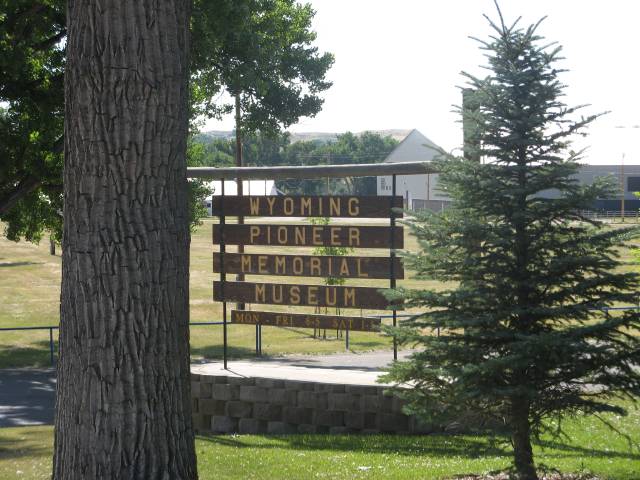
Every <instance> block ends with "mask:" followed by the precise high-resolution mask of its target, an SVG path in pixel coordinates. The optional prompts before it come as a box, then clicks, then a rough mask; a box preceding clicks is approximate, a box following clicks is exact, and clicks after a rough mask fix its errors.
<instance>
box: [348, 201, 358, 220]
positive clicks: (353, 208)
mask: <svg viewBox="0 0 640 480" xmlns="http://www.w3.org/2000/svg"><path fill="white" fill-rule="evenodd" d="M348 208H349V215H351V216H352V217H357V216H358V214H359V213H360V200H358V199H357V198H350V199H349V203H348Z"/></svg>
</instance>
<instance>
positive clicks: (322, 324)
mask: <svg viewBox="0 0 640 480" xmlns="http://www.w3.org/2000/svg"><path fill="white" fill-rule="evenodd" d="M231 323H241V324H244V325H267V326H273V327H295V328H329V329H332V330H349V331H352V332H377V331H379V330H380V319H379V318H370V317H369V318H368V317H349V316H342V315H316V314H304V313H283V312H261V311H255V310H251V311H246V310H245V311H238V310H232V311H231Z"/></svg>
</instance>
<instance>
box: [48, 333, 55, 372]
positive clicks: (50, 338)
mask: <svg viewBox="0 0 640 480" xmlns="http://www.w3.org/2000/svg"><path fill="white" fill-rule="evenodd" d="M49 357H50V360H51V366H52V367H53V366H54V364H55V360H54V358H53V328H50V329H49Z"/></svg>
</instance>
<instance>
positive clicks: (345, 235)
mask: <svg viewBox="0 0 640 480" xmlns="http://www.w3.org/2000/svg"><path fill="white" fill-rule="evenodd" d="M390 229H391V227H371V226H366V227H364V226H363V227H354V226H337V225H336V226H333V225H228V224H227V225H225V226H224V239H222V238H221V235H220V225H214V226H213V243H219V242H221V241H222V240H224V242H225V243H226V244H228V245H270V246H292V247H322V246H326V247H353V248H390V247H391V239H390V238H389V237H390ZM393 233H394V247H395V248H404V237H403V233H402V227H394V230H393Z"/></svg>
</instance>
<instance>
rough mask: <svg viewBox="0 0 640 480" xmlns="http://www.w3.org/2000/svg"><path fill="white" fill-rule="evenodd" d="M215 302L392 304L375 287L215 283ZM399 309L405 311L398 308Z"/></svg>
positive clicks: (370, 306) (379, 306) (380, 306)
mask: <svg viewBox="0 0 640 480" xmlns="http://www.w3.org/2000/svg"><path fill="white" fill-rule="evenodd" d="M213 299H214V300H215V301H218V302H229V301H232V302H246V303H261V304H272V305H291V306H312V307H316V306H317V307H337V308H367V309H379V310H383V309H386V308H387V307H388V306H389V305H390V304H391V303H390V302H389V300H387V298H386V297H385V296H384V295H383V294H382V293H381V292H380V289H378V288H375V287H347V286H334V285H289V284H281V283H250V282H224V296H223V295H222V282H213ZM396 308H401V306H400V305H398V306H397V307H396Z"/></svg>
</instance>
